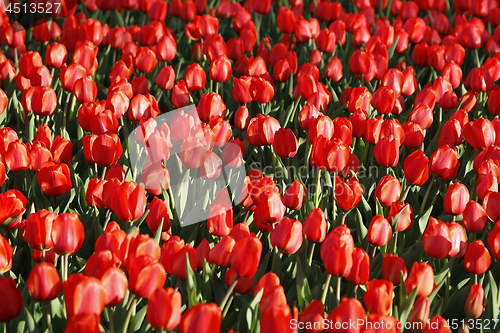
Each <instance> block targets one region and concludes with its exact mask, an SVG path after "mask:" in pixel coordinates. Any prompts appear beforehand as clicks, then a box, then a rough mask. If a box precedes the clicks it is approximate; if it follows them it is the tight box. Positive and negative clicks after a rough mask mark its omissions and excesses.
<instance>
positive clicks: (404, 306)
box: [399, 273, 418, 324]
mask: <svg viewBox="0 0 500 333" xmlns="http://www.w3.org/2000/svg"><path fill="white" fill-rule="evenodd" d="M401 281H403V273H401ZM401 285H402V286H404V282H403V283H402V284H401ZM403 289H405V288H402V289H401V290H403ZM417 290H418V286H417V287H416V288H415V289H413V290H412V291H411V293H410V295H408V297H401V298H400V303H399V304H400V309H401V310H400V314H399V320H400V321H401V322H402V323H403V324H404V323H406V320H407V319H408V316H409V315H410V312H411V310H412V309H413V304H414V303H415V299H416V298H417ZM405 294H406V290H405ZM401 296H402V295H401Z"/></svg>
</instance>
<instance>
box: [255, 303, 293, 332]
mask: <svg viewBox="0 0 500 333" xmlns="http://www.w3.org/2000/svg"><path fill="white" fill-rule="evenodd" d="M298 312H299V311H298V309H297V308H296V307H295V308H294V313H293V314H292V311H290V307H289V306H288V305H286V304H285V305H282V306H276V307H272V308H269V309H267V310H266V311H264V312H263V313H262V318H261V320H260V330H261V332H262V333H273V332H276V333H277V332H291V330H290V324H289V323H290V322H292V319H295V320H297V318H298ZM292 332H293V330H292Z"/></svg>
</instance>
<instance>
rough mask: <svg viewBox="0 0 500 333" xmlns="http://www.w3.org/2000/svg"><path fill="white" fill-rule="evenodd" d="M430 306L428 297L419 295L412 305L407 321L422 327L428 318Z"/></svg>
mask: <svg viewBox="0 0 500 333" xmlns="http://www.w3.org/2000/svg"><path fill="white" fill-rule="evenodd" d="M430 308H431V303H430V302H429V299H428V298H427V297H425V296H419V297H418V298H417V299H416V301H415V303H414V305H413V309H412V310H411V312H410V317H409V318H408V321H409V322H410V323H412V325H415V327H421V328H424V327H425V326H426V325H427V322H428V320H429V312H430Z"/></svg>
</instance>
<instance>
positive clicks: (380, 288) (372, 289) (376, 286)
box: [363, 279, 394, 315]
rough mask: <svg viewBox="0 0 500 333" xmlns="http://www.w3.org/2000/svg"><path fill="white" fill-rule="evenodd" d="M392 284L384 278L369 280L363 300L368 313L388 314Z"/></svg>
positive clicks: (392, 289) (390, 305)
mask: <svg viewBox="0 0 500 333" xmlns="http://www.w3.org/2000/svg"><path fill="white" fill-rule="evenodd" d="M393 295H394V285H393V284H392V282H389V281H385V280H375V279H373V280H371V281H370V282H368V284H367V286H366V292H365V294H364V295H363V301H364V304H365V306H366V309H367V310H368V312H370V313H379V314H382V315H387V314H389V311H390V309H391V307H392V297H393Z"/></svg>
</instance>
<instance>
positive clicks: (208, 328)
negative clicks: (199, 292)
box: [179, 303, 222, 333]
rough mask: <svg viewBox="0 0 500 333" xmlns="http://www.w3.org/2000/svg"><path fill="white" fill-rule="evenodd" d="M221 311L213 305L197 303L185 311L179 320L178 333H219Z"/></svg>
mask: <svg viewBox="0 0 500 333" xmlns="http://www.w3.org/2000/svg"><path fill="white" fill-rule="evenodd" d="M221 316H222V311H221V309H220V308H219V307H218V306H217V304H215V303H208V304H205V303H198V304H196V305H194V306H192V307H190V308H189V309H187V310H186V311H185V312H184V313H183V314H182V318H181V322H180V325H179V332H180V333H194V332H198V333H208V332H210V333H220V324H221Z"/></svg>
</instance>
